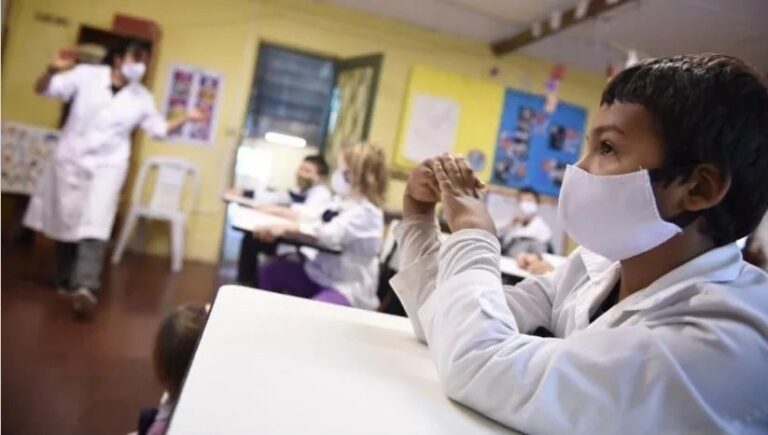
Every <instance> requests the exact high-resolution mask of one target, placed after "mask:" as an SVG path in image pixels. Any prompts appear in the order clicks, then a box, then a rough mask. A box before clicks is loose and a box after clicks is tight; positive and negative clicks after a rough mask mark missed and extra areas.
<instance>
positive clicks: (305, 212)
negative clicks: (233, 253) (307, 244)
mask: <svg viewBox="0 0 768 435" xmlns="http://www.w3.org/2000/svg"><path fill="white" fill-rule="evenodd" d="M328 173H329V168H328V164H327V163H326V161H325V159H324V158H323V156H321V155H319V154H317V155H309V156H306V157H305V158H304V160H302V162H301V164H300V165H299V167H298V168H297V169H296V188H295V189H291V190H286V191H280V192H272V191H266V190H265V191H262V192H259V194H258V195H256V193H255V192H254V191H253V190H250V189H245V190H231V191H230V193H232V194H237V195H239V196H245V197H248V198H254V196H256V199H257V200H258V201H259V202H263V203H265V204H262V205H259V206H257V207H255V208H256V209H257V210H260V211H262V212H265V213H270V214H274V215H276V216H281V217H284V218H286V219H291V220H294V221H297V222H312V221H316V220H318V219H320V217H321V215H322V213H323V211H325V210H326V208H327V207H328V203H329V202H331V199H332V194H331V190H330V189H329V188H328V185H327V182H328ZM304 251H305V252H307V253H311V252H312V251H310V250H309V248H305V250H304ZM292 252H295V248H293V247H289V246H278V245H276V244H275V243H263V242H261V241H259V240H254V238H253V234H251V233H250V232H248V233H245V234H243V239H242V241H241V242H240V255H239V259H240V260H239V261H240V264H239V265H238V272H237V281H238V282H239V283H240V284H243V285H249V286H253V287H259V286H260V282H259V275H258V270H259V262H260V258H259V254H264V255H268V256H271V255H283V254H286V253H292ZM312 255H313V254H312Z"/></svg>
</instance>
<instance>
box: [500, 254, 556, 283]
mask: <svg viewBox="0 0 768 435" xmlns="http://www.w3.org/2000/svg"><path fill="white" fill-rule="evenodd" d="M541 258H542V259H544V260H546V261H547V262H549V264H551V265H552V267H558V266H560V265H561V264H563V263H565V260H566V258H567V257H563V256H561V255H554V254H541ZM499 266H500V268H501V273H503V274H504V275H511V276H515V277H518V278H522V279H525V278H528V277H531V276H533V275H532V274H531V273H530V272H528V271H527V270H524V269H521V268H520V266H518V265H517V260H516V259H514V258H512V257H505V256H503V255H502V256H501V259H500V262H499Z"/></svg>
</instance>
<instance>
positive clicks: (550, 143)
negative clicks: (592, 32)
mask: <svg viewBox="0 0 768 435" xmlns="http://www.w3.org/2000/svg"><path fill="white" fill-rule="evenodd" d="M544 105H545V98H544V97H543V96H541V95H534V94H529V93H525V92H520V91H516V90H512V89H507V91H506V95H505V98H504V110H503V113H502V115H501V123H500V124H501V125H500V126H499V130H498V143H497V145H496V151H495V153H494V154H495V155H494V163H493V175H492V177H491V182H492V183H493V184H497V185H501V186H506V187H512V188H521V187H530V188H532V189H533V190H535V191H537V192H539V193H540V194H542V195H548V196H554V197H557V196H558V195H559V194H560V186H561V185H562V181H563V174H564V173H565V168H566V166H567V165H569V164H572V163H574V162H576V161H577V160H578V158H579V156H580V155H581V144H582V142H583V137H584V125H585V123H586V119H587V111H586V109H584V108H583V107H580V106H575V105H573V104H568V103H563V102H560V103H559V104H558V105H557V109H556V110H555V111H554V113H552V114H547V113H545V111H544Z"/></svg>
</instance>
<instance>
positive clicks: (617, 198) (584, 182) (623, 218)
mask: <svg viewBox="0 0 768 435" xmlns="http://www.w3.org/2000/svg"><path fill="white" fill-rule="evenodd" d="M558 215H559V218H560V223H561V225H562V226H563V228H564V229H565V231H566V232H567V233H568V235H569V236H571V238H573V239H574V240H575V241H577V242H578V243H579V244H580V245H582V246H584V247H585V248H586V249H589V250H590V251H592V252H594V253H596V254H598V255H602V256H603V257H605V258H608V259H609V260H613V261H619V260H625V259H627V258H631V257H634V256H635V255H638V254H642V253H643V252H646V251H648V250H650V249H653V248H655V247H657V246H659V245H660V244H662V243H664V242H666V241H667V240H669V239H670V238H672V237H673V236H675V235H676V234H677V233H680V232H681V231H682V229H681V228H680V227H678V226H677V225H675V224H672V223H669V222H667V221H665V220H663V219H662V218H661V216H660V215H659V210H658V208H657V207H656V199H655V198H654V196H653V188H652V187H651V178H650V175H649V173H648V171H647V170H641V171H637V172H631V173H629V174H621V175H603V176H600V175H592V174H590V173H589V172H587V171H584V170H583V169H581V168H579V167H577V166H570V165H569V166H568V167H567V168H566V170H565V177H564V178H563V187H562V189H561V190H560V201H559V204H558Z"/></svg>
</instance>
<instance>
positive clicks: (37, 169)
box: [2, 121, 59, 195]
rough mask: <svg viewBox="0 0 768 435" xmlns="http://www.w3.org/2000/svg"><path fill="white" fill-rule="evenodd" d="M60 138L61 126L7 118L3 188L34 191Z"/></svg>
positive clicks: (4, 133) (3, 148)
mask: <svg viewBox="0 0 768 435" xmlns="http://www.w3.org/2000/svg"><path fill="white" fill-rule="evenodd" d="M58 142H59V131H58V130H51V129H47V128H40V127H35V126H32V125H27V124H21V123H18V122H11V121H3V123H2V156H3V157H2V159H3V160H2V191H3V192H4V193H18V194H22V195H31V194H32V193H33V192H34V191H35V188H36V186H37V180H38V179H39V178H40V175H41V174H42V172H43V169H44V168H45V166H46V165H47V164H48V162H49V161H50V160H51V159H52V158H53V153H54V151H55V149H56V144H58Z"/></svg>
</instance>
